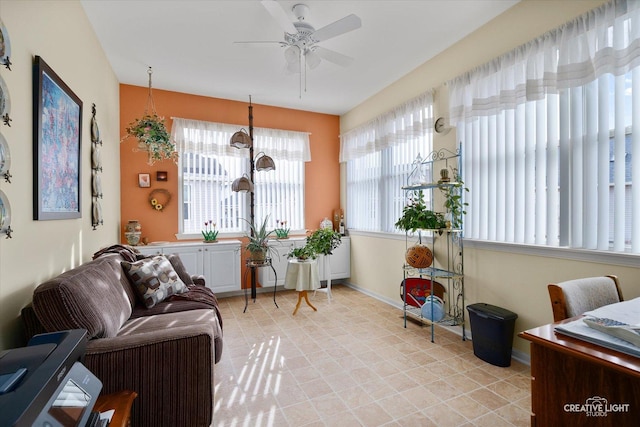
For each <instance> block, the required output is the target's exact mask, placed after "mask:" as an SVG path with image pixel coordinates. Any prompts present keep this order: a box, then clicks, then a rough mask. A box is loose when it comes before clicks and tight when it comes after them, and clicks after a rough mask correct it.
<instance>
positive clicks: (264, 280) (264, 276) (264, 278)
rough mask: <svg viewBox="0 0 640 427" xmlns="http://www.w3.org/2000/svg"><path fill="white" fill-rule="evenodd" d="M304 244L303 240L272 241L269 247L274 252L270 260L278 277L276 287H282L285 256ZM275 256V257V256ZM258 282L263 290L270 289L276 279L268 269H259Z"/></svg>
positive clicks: (285, 271) (285, 267)
mask: <svg viewBox="0 0 640 427" xmlns="http://www.w3.org/2000/svg"><path fill="white" fill-rule="evenodd" d="M305 243H306V239H305V238H295V239H281V240H272V241H270V242H269V246H270V247H271V249H273V251H274V252H275V253H274V254H273V256H272V258H271V265H272V266H273V268H274V270H275V272H276V274H277V275H278V285H279V286H282V285H284V276H285V275H286V274H287V262H288V261H289V260H288V259H287V254H288V253H289V251H291V249H292V248H294V247H297V248H299V247H302V246H304V245H305ZM276 254H277V255H276ZM257 271H258V282H260V285H261V286H262V287H263V288H270V287H273V286H275V285H276V277H275V275H274V274H273V270H272V269H270V268H268V267H267V268H259V269H257Z"/></svg>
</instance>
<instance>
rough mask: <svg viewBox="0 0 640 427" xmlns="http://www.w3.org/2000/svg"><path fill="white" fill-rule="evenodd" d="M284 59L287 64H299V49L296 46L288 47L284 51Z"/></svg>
mask: <svg viewBox="0 0 640 427" xmlns="http://www.w3.org/2000/svg"><path fill="white" fill-rule="evenodd" d="M284 59H285V60H286V61H287V64H292V63H295V62H300V48H299V47H298V46H296V45H292V46H289V47H288V48H286V49H285V51H284Z"/></svg>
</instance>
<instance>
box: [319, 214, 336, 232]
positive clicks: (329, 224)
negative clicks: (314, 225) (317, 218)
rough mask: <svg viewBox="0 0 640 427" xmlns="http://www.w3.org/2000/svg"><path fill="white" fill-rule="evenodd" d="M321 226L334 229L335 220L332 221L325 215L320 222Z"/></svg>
mask: <svg viewBox="0 0 640 427" xmlns="http://www.w3.org/2000/svg"><path fill="white" fill-rule="evenodd" d="M320 228H328V229H330V230H333V222H331V220H330V219H329V218H327V217H324V219H323V220H322V222H320Z"/></svg>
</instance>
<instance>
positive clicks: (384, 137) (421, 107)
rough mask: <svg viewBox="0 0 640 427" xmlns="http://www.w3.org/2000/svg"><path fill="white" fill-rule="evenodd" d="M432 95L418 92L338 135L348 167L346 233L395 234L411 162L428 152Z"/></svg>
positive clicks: (342, 156) (431, 117)
mask: <svg viewBox="0 0 640 427" xmlns="http://www.w3.org/2000/svg"><path fill="white" fill-rule="evenodd" d="M432 129H433V94H432V92H431V91H429V92H427V93H425V94H422V95H420V96H418V97H416V98H414V99H412V100H410V101H407V102H405V103H404V104H402V105H400V106H398V107H397V108H394V109H393V110H391V111H389V112H387V113H385V114H382V115H381V116H379V117H376V118H375V119H373V120H372V121H370V122H368V123H366V124H364V125H362V126H359V127H357V128H355V129H353V130H351V131H349V132H346V133H345V134H344V135H341V136H340V161H341V162H346V163H347V168H346V169H347V209H346V221H347V227H348V228H350V229H356V230H362V231H379V232H397V230H396V229H395V226H394V224H395V222H396V220H397V219H398V218H399V217H400V214H401V212H402V208H403V206H404V204H405V202H406V200H405V195H404V192H403V191H402V190H401V187H402V186H403V185H406V184H407V182H406V179H407V177H408V176H409V173H410V172H411V169H412V167H413V161H414V160H415V159H416V157H417V156H418V155H419V154H421V155H422V156H423V157H426V156H427V155H428V154H429V153H430V152H431V150H432V138H433V134H432Z"/></svg>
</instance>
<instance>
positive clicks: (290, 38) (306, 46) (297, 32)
mask: <svg viewBox="0 0 640 427" xmlns="http://www.w3.org/2000/svg"><path fill="white" fill-rule="evenodd" d="M261 4H262V5H263V6H264V8H265V9H267V11H268V12H269V14H271V16H272V17H273V18H274V19H275V20H276V21H277V22H278V24H279V25H280V27H281V28H282V29H283V30H284V41H277V42H238V43H278V44H280V46H282V47H284V48H285V51H284V58H285V61H286V69H287V71H289V72H292V73H301V72H302V70H303V69H305V68H306V67H308V68H309V69H311V70H312V69H314V68H316V67H317V66H318V65H320V62H321V61H322V59H324V60H326V61H329V62H332V63H334V64H337V65H340V66H343V67H346V66H348V65H349V64H351V62H352V61H353V58H351V57H349V56H347V55H343V54H341V53H338V52H336V51H333V50H330V49H326V48H324V47H322V46H319V45H318V43H320V42H323V41H325V40H328V39H330V38H333V37H337V36H339V35H342V34H344V33H347V32H349V31H353V30H356V29H358V28H360V27H361V26H362V22H361V21H360V18H359V17H358V16H356V15H354V14H351V15H347V16H345V17H344V18H342V19H339V20H337V21H335V22H333V23H331V24H328V25H326V26H324V27H322V28H320V29H318V30H316V29H315V28H314V27H313V26H312V25H311V24H309V23H308V22H306V17H307V15H308V14H309V6H307V5H306V4H302V3H300V4H296V5H294V6H293V7H292V8H291V11H292V12H293V15H294V16H295V17H296V18H297V21H294V22H292V21H291V20H290V18H289V16H288V15H287V11H285V10H284V9H283V8H282V7H281V6H280V4H279V3H278V2H277V1H275V0H262V1H261ZM305 65H306V67H305Z"/></svg>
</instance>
